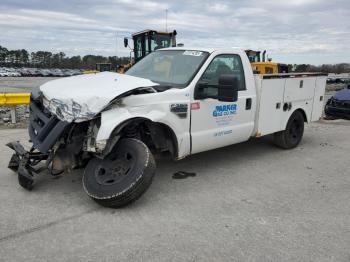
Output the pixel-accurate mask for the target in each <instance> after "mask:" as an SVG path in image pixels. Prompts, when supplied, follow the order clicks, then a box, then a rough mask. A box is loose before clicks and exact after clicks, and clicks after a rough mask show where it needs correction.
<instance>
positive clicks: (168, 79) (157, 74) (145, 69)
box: [126, 50, 209, 87]
mask: <svg viewBox="0 0 350 262" xmlns="http://www.w3.org/2000/svg"><path fill="white" fill-rule="evenodd" d="M208 55H209V54H208V53H207V52H202V51H191V50H164V51H162V50H159V51H157V52H153V53H151V54H149V55H148V56H146V57H145V58H143V59H142V60H141V61H139V62H138V63H136V64H135V65H134V66H133V67H131V68H130V69H129V70H128V71H127V72H126V74H127V75H131V76H137V77H142V78H147V79H150V80H151V81H153V82H156V83H159V84H161V85H169V86H176V87H184V86H186V85H187V84H188V83H189V82H190V81H191V80H192V78H193V77H194V75H195V74H196V72H197V71H198V69H199V67H200V66H201V65H202V64H203V63H204V61H205V60H206V58H207V57H208Z"/></svg>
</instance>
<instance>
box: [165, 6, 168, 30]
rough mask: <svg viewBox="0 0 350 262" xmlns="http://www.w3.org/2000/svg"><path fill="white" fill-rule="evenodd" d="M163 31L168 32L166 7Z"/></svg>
mask: <svg viewBox="0 0 350 262" xmlns="http://www.w3.org/2000/svg"><path fill="white" fill-rule="evenodd" d="M165 32H168V9H165Z"/></svg>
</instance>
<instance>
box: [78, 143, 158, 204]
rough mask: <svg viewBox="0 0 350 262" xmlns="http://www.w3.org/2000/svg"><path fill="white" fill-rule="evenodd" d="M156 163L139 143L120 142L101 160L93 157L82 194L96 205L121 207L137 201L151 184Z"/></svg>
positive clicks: (85, 176)
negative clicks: (86, 195)
mask: <svg viewBox="0 0 350 262" xmlns="http://www.w3.org/2000/svg"><path fill="white" fill-rule="evenodd" d="M154 174H155V161H154V158H153V155H152V153H151V152H150V150H149V149H148V147H147V146H146V145H145V144H144V143H143V142H142V141H140V140H137V139H132V138H126V139H122V140H121V141H120V142H119V143H118V145H117V146H116V148H115V149H114V150H113V151H112V152H111V153H110V154H109V155H108V156H107V157H106V158H104V159H99V158H94V159H92V160H90V162H89V163H88V165H87V166H86V168H85V172H84V176H83V186H84V190H85V192H86V193H87V194H88V195H89V196H90V197H91V198H92V199H94V200H95V201H96V202H97V203H99V204H101V205H103V206H107V207H122V206H125V205H127V204H129V203H131V202H133V201H135V200H136V199H138V198H139V197H140V196H141V195H142V194H143V193H144V192H145V191H146V190H147V189H148V187H149V186H150V185H151V183H152V179H153V176H154Z"/></svg>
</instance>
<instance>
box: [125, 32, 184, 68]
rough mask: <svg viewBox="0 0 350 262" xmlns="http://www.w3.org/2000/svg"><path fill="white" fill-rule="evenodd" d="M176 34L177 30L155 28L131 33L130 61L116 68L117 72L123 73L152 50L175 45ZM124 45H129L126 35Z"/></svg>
mask: <svg viewBox="0 0 350 262" xmlns="http://www.w3.org/2000/svg"><path fill="white" fill-rule="evenodd" d="M176 35H177V32H176V30H174V31H173V32H160V31H156V30H150V29H146V30H143V31H140V32H137V33H134V34H133V35H132V40H133V49H132V53H133V57H134V58H133V59H132V58H131V55H130V63H129V64H127V65H123V66H121V67H120V68H119V69H118V72H120V73H124V72H125V71H127V70H128V69H129V68H130V67H131V66H132V65H133V64H134V63H136V62H138V61H140V60H141V59H142V58H144V57H145V56H146V55H148V54H150V53H152V52H154V51H155V50H157V49H160V48H166V47H175V46H176ZM124 46H125V47H129V40H128V38H127V37H125V38H124Z"/></svg>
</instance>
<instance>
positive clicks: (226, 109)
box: [213, 104, 237, 117]
mask: <svg viewBox="0 0 350 262" xmlns="http://www.w3.org/2000/svg"><path fill="white" fill-rule="evenodd" d="M236 111H237V104H232V105H219V106H216V107H215V109H214V111H213V117H218V116H229V115H234V114H236Z"/></svg>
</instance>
